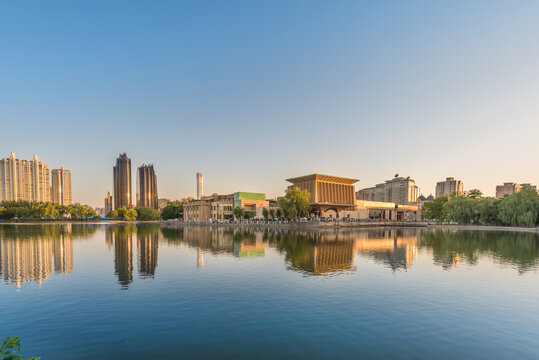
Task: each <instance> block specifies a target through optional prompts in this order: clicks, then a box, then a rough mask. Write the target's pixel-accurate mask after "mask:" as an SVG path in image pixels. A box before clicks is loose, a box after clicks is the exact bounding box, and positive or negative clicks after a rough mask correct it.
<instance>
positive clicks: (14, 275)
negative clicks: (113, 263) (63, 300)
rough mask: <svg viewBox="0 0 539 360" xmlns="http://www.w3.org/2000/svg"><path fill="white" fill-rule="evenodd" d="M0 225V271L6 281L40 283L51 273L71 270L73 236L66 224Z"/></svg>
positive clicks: (65, 272)
mask: <svg viewBox="0 0 539 360" xmlns="http://www.w3.org/2000/svg"><path fill="white" fill-rule="evenodd" d="M37 229H38V230H39V231H35V230H36V228H35V227H30V226H10V227H8V226H2V227H1V228H0V271H1V274H2V278H3V279H4V280H5V281H6V282H7V283H9V284H12V285H15V286H16V287H17V288H20V287H21V285H22V284H24V283H25V282H36V283H38V284H39V285H41V284H43V283H44V282H45V281H46V280H47V279H48V278H49V277H50V276H51V275H52V274H53V271H54V273H57V274H64V275H65V274H68V273H69V272H71V271H72V270H73V239H72V237H71V234H72V228H71V225H70V224H67V225H63V226H48V227H39V228H37Z"/></svg>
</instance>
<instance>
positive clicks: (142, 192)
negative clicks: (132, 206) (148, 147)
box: [137, 164, 159, 209]
mask: <svg viewBox="0 0 539 360" xmlns="http://www.w3.org/2000/svg"><path fill="white" fill-rule="evenodd" d="M137 206H145V207H149V208H152V209H158V208H159V203H158V200H157V176H156V175H155V171H154V169H153V165H144V164H143V165H142V166H140V167H139V168H138V169H137Z"/></svg>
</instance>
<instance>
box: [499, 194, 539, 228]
mask: <svg viewBox="0 0 539 360" xmlns="http://www.w3.org/2000/svg"><path fill="white" fill-rule="evenodd" d="M538 217H539V196H538V195H537V192H536V191H534V190H530V189H524V190H522V191H520V192H518V193H516V194H512V195H506V196H504V198H503V199H501V200H500V202H499V204H498V220H499V221H500V223H502V224H503V225H514V226H534V225H537V224H538V222H539V218H538Z"/></svg>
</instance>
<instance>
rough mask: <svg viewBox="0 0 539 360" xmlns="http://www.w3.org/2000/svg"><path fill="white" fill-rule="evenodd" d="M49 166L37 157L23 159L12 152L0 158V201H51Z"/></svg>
mask: <svg viewBox="0 0 539 360" xmlns="http://www.w3.org/2000/svg"><path fill="white" fill-rule="evenodd" d="M50 195H51V191H50V174H49V166H48V165H47V164H45V163H44V162H42V161H39V160H38V159H37V155H34V158H33V159H32V160H21V159H17V158H16V157H15V153H11V155H10V156H9V158H4V159H1V160H0V201H31V202H50Z"/></svg>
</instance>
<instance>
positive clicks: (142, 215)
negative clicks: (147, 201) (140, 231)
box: [135, 206, 161, 220]
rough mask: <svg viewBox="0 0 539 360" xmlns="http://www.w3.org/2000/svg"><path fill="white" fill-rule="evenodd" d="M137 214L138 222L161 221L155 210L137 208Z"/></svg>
mask: <svg viewBox="0 0 539 360" xmlns="http://www.w3.org/2000/svg"><path fill="white" fill-rule="evenodd" d="M135 211H136V212H137V219H139V220H159V219H161V213H160V212H159V211H157V210H155V209H152V208H149V207H144V206H139V207H136V208H135Z"/></svg>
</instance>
